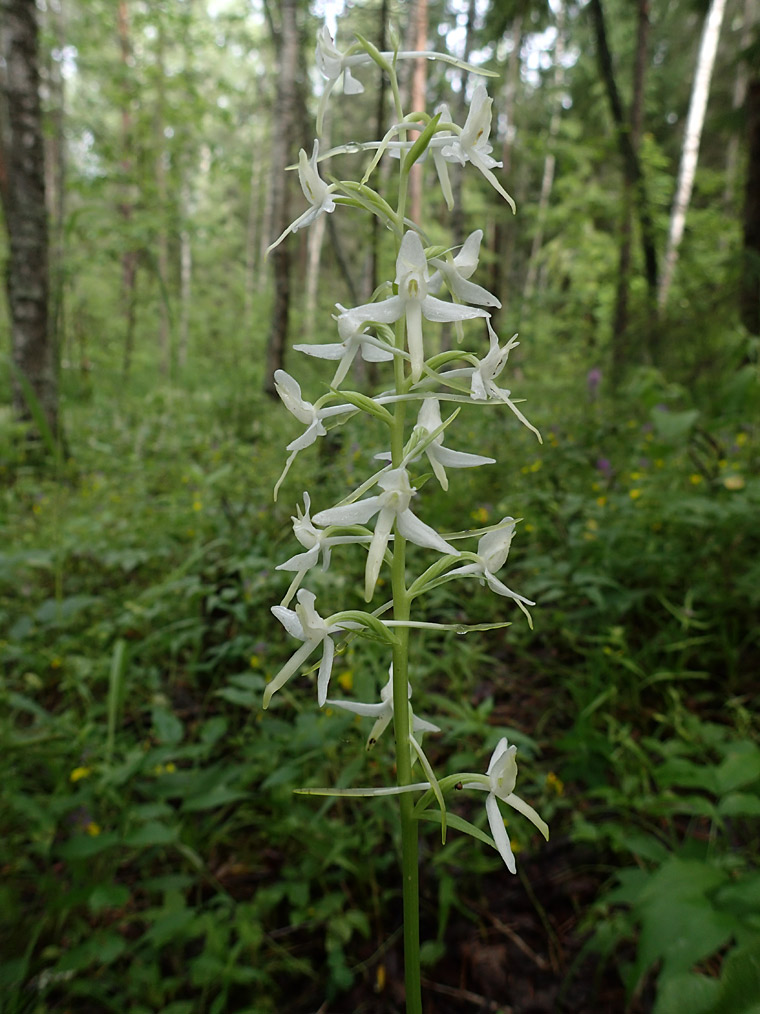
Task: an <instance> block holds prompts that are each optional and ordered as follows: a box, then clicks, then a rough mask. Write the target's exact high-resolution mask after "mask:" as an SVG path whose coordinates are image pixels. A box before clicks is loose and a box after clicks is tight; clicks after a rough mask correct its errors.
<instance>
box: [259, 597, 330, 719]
mask: <svg viewBox="0 0 760 1014" xmlns="http://www.w3.org/2000/svg"><path fill="white" fill-rule="evenodd" d="M275 608H277V607H276V606H275ZM318 644H319V641H305V642H304V643H303V644H302V645H301V647H300V648H299V649H298V651H297V652H296V653H295V655H293V656H292V657H291V658H290V660H289V661H288V662H286V663H285V665H284V666H283V667H282V669H280V671H279V672H278V673H277V675H276V676H275V678H274V679H273V680H272V682H271V683H267V685H266V687H265V688H264V700H263V704H262V706H263V707H264V709H266V708H268V707H269V702H270V701H271V700H272V695H273V694H275V693H276V692H277V691H278V690H279V689H280V688H281V687H283V686H284V685H285V684H286V683H287V682H288V680H289V679H290V677H291V676H293V675H294V674H295V673H296V672H297V671H298V670H299V669H300V668H301V665H302V664H303V663H304V662H305V661H306V659H307V658H308V657H309V655H311V653H312V652H313V651H314V649H315V648H316V647H317V645H318Z"/></svg>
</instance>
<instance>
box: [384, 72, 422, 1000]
mask: <svg viewBox="0 0 760 1014" xmlns="http://www.w3.org/2000/svg"><path fill="white" fill-rule="evenodd" d="M389 77H390V81H391V90H392V92H393V99H394V105H395V107H396V116H397V117H398V119H399V121H400V120H403V118H404V112H403V108H402V104H401V95H400V92H399V87H398V79H397V77H396V73H395V68H394V69H393V70H392V72H391V73H390V74H389ZM400 136H401V137H402V139H403V138H404V137H405V136H406V131H402V133H401V135H400ZM399 161H400V170H401V171H400V173H399V186H398V203H397V206H396V213H397V215H398V217H399V219H400V222H401V231H402V233H403V227H404V214H405V210H406V198H407V189H408V184H409V172H408V170H405V169H404V160H403V159H400V160H399ZM399 245H400V241H399V242H397V244H396V253H397V254H398V248H399ZM405 345H406V321H405V319H404V317H402V318H401V319H400V320H399V321H398V322H397V324H396V347H397V348H399V349H404V348H405ZM393 376H394V381H395V387H396V394H403V393H404V392H405V391H406V376H405V366H404V360H403V359H402V358H401V357H400V356H396V357H394V361H393ZM405 420H406V402H404V401H397V402H396V403H395V404H394V406H393V426H392V427H391V462H392V465H393V467H394V468H399V467H400V465H401V461H402V459H403V456H404V422H405ZM391 586H392V590H393V618H394V620H409V618H410V606H411V601H412V599H411V596H410V595H409V592H408V590H407V587H406V539H405V538H404V537H403V536H402V535H401V534H400V533H399V531H398V528H396V532H395V537H394V540H393V562H392V565H391ZM397 636H398V644H397V645H396V646H395V647H394V649H393V731H394V736H395V741H396V782H397V784H398V785H410V784H411V783H412V781H413V779H412V751H411V746H410V743H409V738H410V736H411V733H412V730H411V728H410V721H409V714H410V709H409V707H408V703H407V686H408V681H409V628H408V627H399V628H398V635H397ZM399 805H400V809H401V878H402V900H403V906H404V983H405V986H406V1014H422V983H421V975H420V888H419V869H418V868H419V858H418V828H419V824H418V821H417V820H416V819H415V816H414V800H413V799H412V795H411V793H402V795H401V796H399Z"/></svg>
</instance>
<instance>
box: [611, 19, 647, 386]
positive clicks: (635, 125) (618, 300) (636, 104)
mask: <svg viewBox="0 0 760 1014" xmlns="http://www.w3.org/2000/svg"><path fill="white" fill-rule="evenodd" d="M637 8H638V19H637V28H636V56H635V58H634V65H633V100H632V102H631V147H632V148H633V150H634V153H635V154H636V157H637V158H638V154H639V145H640V144H641V131H642V127H643V122H644V79H645V76H646V67H647V53H648V49H649V45H648V43H649V0H638V3H637ZM633 207H634V192H633V186H632V184H631V182H630V180H628V178H627V177H626V178H625V181H624V192H623V215H622V219H621V223H620V255H619V260H618V280H617V287H616V291H615V312H614V317H613V323H612V364H611V365H612V382H613V385H615V386H616V385H617V384H618V383H619V381H620V380H621V378H622V375H623V370H624V369H625V365H626V363H627V361H628V354H629V349H628V340H627V335H628V294H629V289H630V283H631V261H632V256H631V254H632V249H631V248H632V240H633Z"/></svg>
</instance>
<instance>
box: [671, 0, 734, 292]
mask: <svg viewBox="0 0 760 1014" xmlns="http://www.w3.org/2000/svg"><path fill="white" fill-rule="evenodd" d="M725 9H726V0H711V3H710V10H709V11H708V13H707V18H706V19H705V25H704V29H703V31H702V41H701V43H700V46H699V56H698V57H697V69H696V73H695V74H694V84H693V86H692V90H691V99H690V101H689V114H688V116H687V118H686V129H685V131H684V138H683V147H682V149H681V164H680V166H679V169H678V182H677V183H676V195H675V199H674V201H673V209H672V211H671V213H670V229H669V230H668V243H667V247H666V251H665V263H664V267H663V270H662V277H661V279H660V287H659V291H658V293H657V307H658V309H659V310H660V312H662V311H663V310H664V309H665V306H666V304H667V302H668V295H669V293H670V287H671V285H672V283H673V275H674V273H675V269H676V264H677V262H678V248H679V247H680V245H681V240H682V239H683V231H684V226H685V224H686V213H687V211H688V209H689V202H690V200H691V192H692V189H693V187H694V175H695V173H696V171H697V159H698V157H699V142H700V140H701V138H702V127H703V125H704V122H705V110H706V109H707V99H708V96H709V94H710V81H711V79H712V72H713V66H714V65H715V53H716V51H717V49H718V39H719V38H720V28H721V25H722V23H723V13H724V11H725Z"/></svg>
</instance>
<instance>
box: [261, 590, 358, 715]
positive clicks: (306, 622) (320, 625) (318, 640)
mask: <svg viewBox="0 0 760 1014" xmlns="http://www.w3.org/2000/svg"><path fill="white" fill-rule="evenodd" d="M296 598H297V599H298V605H297V606H296V608H295V609H286V608H285V607H284V606H272V612H273V613H274V615H275V616H276V617H277V619H278V620H279V621H280V623H281V624H282V625H283V627H285V629H286V630H287V632H288V633H289V634H292V635H293V637H297V638H298V640H299V641H303V644H302V645H301V647H300V648H299V649H298V651H297V652H296V653H295V654H294V655H293V656H292V657H291V659H290V661H288V662H286V663H285V665H284V666H283V667H282V669H280V671H279V672H278V673H277V675H276V676H275V677H274V679H273V680H272V681H271V683H268V684H267V686H266V689H265V690H264V703H263V706H264V708H268V707H269V702H270V701H271V700H272V695H273V694H275V693H276V692H277V691H278V690H279V689H280V688H281V687H283V686H284V685H285V684H286V683H287V682H288V680H289V679H290V677H291V676H293V675H294V674H295V673H296V672H298V670H299V668H300V667H301V665H303V663H304V662H305V661H306V659H307V658H308V657H309V655H311V653H312V652H313V651H315V649H316V648H318V647H319V646H320V645H322V661H321V663H320V666H319V673H318V674H317V701H318V702H319V706H320V708H321V707H322V706H323V705H324V703H325V701H326V700H327V687H328V685H329V683H330V675H331V674H332V666H333V659H334V658H335V642H334V641H333V639H332V636H331V635H332V634H338V633H340V632H341V631H343V630H348V629H353V625H352V624H345V625H344V624H332V625H330V624H328V623H327V622H326V621H325V620H323V619H322V617H321V616H320V615H319V613H318V612H317V611H316V609H315V608H314V602H315V600H316V596H315V595H314V593H313V592H310V591H307V590H306V589H305V588H301V589H300V590H299V592H298V594H297V595H296Z"/></svg>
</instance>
